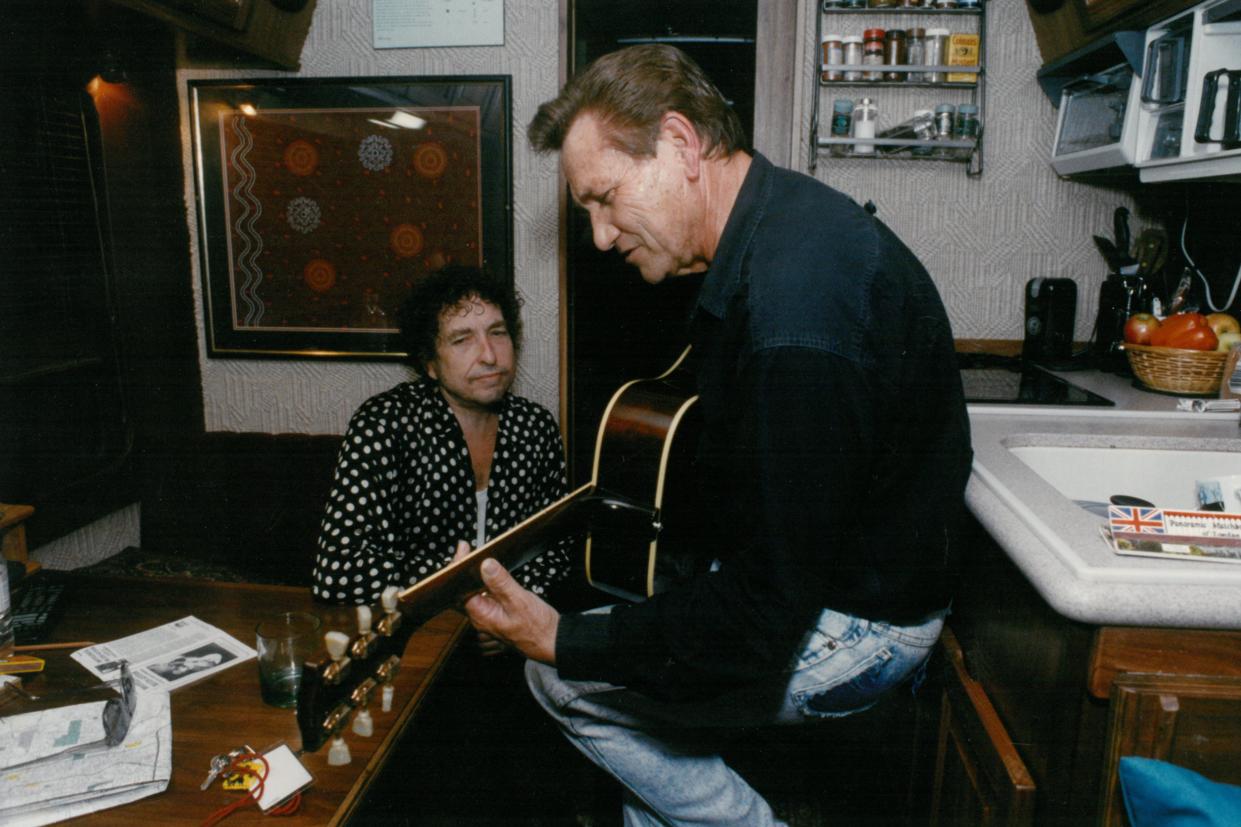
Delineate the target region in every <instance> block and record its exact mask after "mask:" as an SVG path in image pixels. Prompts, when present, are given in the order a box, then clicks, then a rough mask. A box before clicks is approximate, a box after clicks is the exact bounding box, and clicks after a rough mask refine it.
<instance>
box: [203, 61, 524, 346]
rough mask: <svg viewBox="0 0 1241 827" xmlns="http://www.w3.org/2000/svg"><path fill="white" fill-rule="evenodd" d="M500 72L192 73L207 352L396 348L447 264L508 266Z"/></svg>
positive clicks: (508, 170)
mask: <svg viewBox="0 0 1241 827" xmlns="http://www.w3.org/2000/svg"><path fill="white" fill-rule="evenodd" d="M510 87H511V78H510V76H508V75H492V76H442V77H441V76H422V77H382V78H315V79H306V78H263V79H253V80H235V79H230V80H191V81H189V82H188V94H189V108H190V116H191V133H192V139H193V163H194V178H195V194H196V198H195V200H196V205H195V206H196V208H197V220H198V229H199V237H198V249H199V261H200V264H201V281H202V296H203V302H202V305H203V316H204V318H203V325H204V330H205V337H206V346H207V356H208V357H210V358H214V359H220V358H229V359H232V358H250V359H264V358H266V359H365V360H401V359H404V358H405V353H404V351H403V350H402V347H401V344H400V341H399V340H400V336H399V332H398V329H397V328H398V321H397V311H398V309H399V307H400V305H401V303H402V302H403V301H404V299H405V297H406V295H408V293H409V290H410V288H411V287H412V286H413V285H414V284H415V283H416V282H417V280H418V279H419V278H420V277H423V276H425V275H426V274H427V273H430V272H432V271H434V270H436V269H438V268H439V267H441V266H443V265H445V264H448V263H454V264H464V265H475V266H481V267H484V268H485V269H489V270H491V271H492V272H493V273H495V274H497V275H500V276H502V277H507V278H510V279H511V278H512V269H513V268H512V261H513V244H512V237H513V229H512V203H513V198H512V135H511V131H512V126H511V114H510V113H511V110H512V105H511V89H510Z"/></svg>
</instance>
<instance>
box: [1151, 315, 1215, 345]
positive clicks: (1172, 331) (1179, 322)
mask: <svg viewBox="0 0 1241 827" xmlns="http://www.w3.org/2000/svg"><path fill="white" fill-rule="evenodd" d="M1199 327H1203V328H1206V329H1207V330H1210V329H1211V328H1210V327H1208V326H1207V317H1206V316H1203V315H1202V314H1201V313H1176V314H1174V315H1172V316H1169V317H1168V318H1166V319H1164V320H1163V323H1162V324H1160V325H1159V329H1158V330H1156V331H1155V332H1154V333H1152V334H1151V344H1152V345H1154V346H1156V347H1182V345H1178V344H1174V340H1175V339H1177V338H1179V337H1180V336H1181V334H1182V333H1184V332H1185V331H1187V330H1193V329H1195V328H1199ZM1211 335H1212V336H1214V335H1215V334H1214V333H1212V334H1211ZM1211 347H1212V348H1214V347H1215V346H1214V345H1212V346H1211ZM1195 350H1201V348H1195Z"/></svg>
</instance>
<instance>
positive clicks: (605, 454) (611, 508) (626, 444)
mask: <svg viewBox="0 0 1241 827" xmlns="http://www.w3.org/2000/svg"><path fill="white" fill-rule="evenodd" d="M688 356H689V349H688V348H686V350H685V352H683V353H682V354H681V356H680V358H679V359H677V361H676V363H675V364H673V366H672V367H671V368H669V369H668V370H667V371H666V372H664V373H663V374H661V375H659V376H657V377H655V378H653V379H639V380H635V381H632V382H629V383H627V384H625V385H623V386H621V388H620V389H619V390H617V391H616V393H615V394H613V395H612V399H611V401H610V402H609V403H608V406H607V408H606V410H605V411H604V414H603V418H602V421H601V422H600V424H599V433H598V436H597V437H596V440H595V461H594V471H593V477H594V500H595V508H594V509H593V510H592V512H591V515H590V516H589V517H588V519H587V525H588V533H587V537H586V578H587V580H588V581H589V582H590V584H591V585H592V586H594V587H595V588H598V589H601V590H602V591H605V592H608V593H609V594H612V595H615V596H617V597H621V598H623V599H626V600H643V599H645V598H647V597H650V596H651V595H653V594H655V593H657V592H659V591H662V590H663V589H664V588H665V587H666V586H667V585H668V584H669V583H671V582H672V581H674V580H677V579H680V578H683V577H685V576H686V575H688V574H689V573H690V571H691V569H692V568H693V563H694V561H693V560H692V558H690V557H689V556H688V555H686V554H684V553H678V551H677V550H678V549H686V548H690V547H691V546H690V544H689V543H688V542H687V541H689V540H690V539H691V538H692V536H693V534H694V530H693V525H694V518H695V516H696V515H697V513H698V509H697V508H696V507H695V502H694V495H695V493H696V486H695V484H694V479H693V466H694V456H695V452H696V449H697V442H698V436H699V434H700V432H701V420H700V416H699V408H698V406H697V402H698V396H697V394H696V393H695V392H694V379H693V376H692V375H691V374H690V373H689V372H688V370H686V369H685V363H686V361H687V359H688Z"/></svg>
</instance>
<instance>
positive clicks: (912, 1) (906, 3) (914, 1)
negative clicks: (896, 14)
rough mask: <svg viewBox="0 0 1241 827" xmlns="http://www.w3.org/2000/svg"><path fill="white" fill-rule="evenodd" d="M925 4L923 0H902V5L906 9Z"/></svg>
mask: <svg viewBox="0 0 1241 827" xmlns="http://www.w3.org/2000/svg"><path fill="white" fill-rule="evenodd" d="M923 5H925V4H924V3H923V2H922V0H901V7H902V8H906V9H920V8H922V7H923Z"/></svg>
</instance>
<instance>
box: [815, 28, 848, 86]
mask: <svg viewBox="0 0 1241 827" xmlns="http://www.w3.org/2000/svg"><path fill="white" fill-rule="evenodd" d="M820 45H821V49H822V52H823V58H822V59H823V64H822V69H821V73H820V75H819V79H820V80H821V81H822V82H823V83H831V82H833V81H840V80H844V73H843V72H841V71H840V70H839V69H832V68H831V67H832V66H839V65H840V64H842V63H844V62H845V57H844V45H843V44H842V43H841V37H840V35H838V34H825V35H823V42H822V43H821V44H820Z"/></svg>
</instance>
